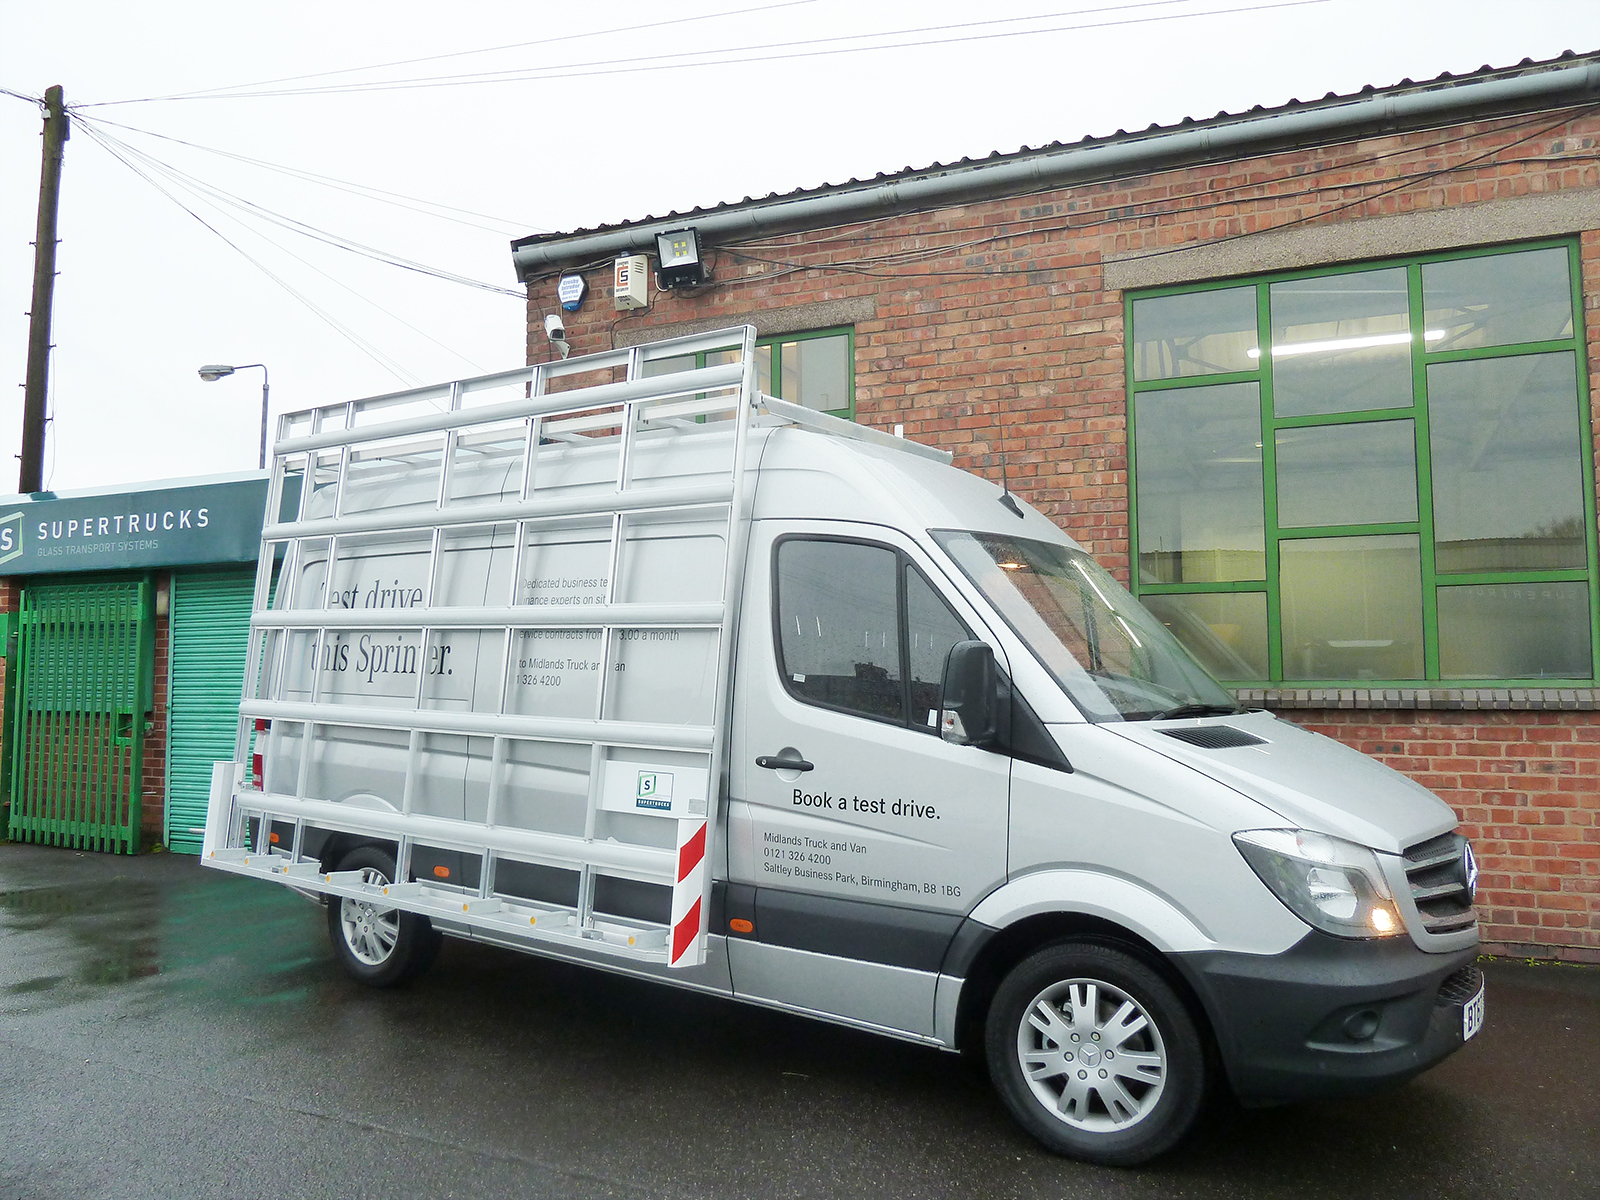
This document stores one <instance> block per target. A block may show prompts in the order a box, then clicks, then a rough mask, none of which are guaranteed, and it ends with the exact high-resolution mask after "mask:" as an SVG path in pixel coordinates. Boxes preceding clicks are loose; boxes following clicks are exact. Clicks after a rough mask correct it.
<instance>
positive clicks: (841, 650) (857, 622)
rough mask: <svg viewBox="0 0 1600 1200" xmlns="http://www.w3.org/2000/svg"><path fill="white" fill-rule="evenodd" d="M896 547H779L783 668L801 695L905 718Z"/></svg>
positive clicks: (821, 544)
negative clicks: (890, 548)
mask: <svg viewBox="0 0 1600 1200" xmlns="http://www.w3.org/2000/svg"><path fill="white" fill-rule="evenodd" d="M896 565H897V559H896V556H895V553H894V551H892V550H888V549H886V548H884V547H881V546H863V545H859V544H857V543H854V542H821V541H819V542H812V541H791V542H784V543H783V545H782V546H781V547H780V548H779V551H778V631H779V639H780V646H781V651H782V656H783V662H782V664H781V669H782V671H783V674H784V679H785V682H786V683H787V685H788V688H789V690H790V691H791V692H793V693H794V694H795V695H797V696H799V697H800V698H801V699H804V700H809V701H811V702H813V703H816V704H823V705H827V706H828V707H830V708H841V709H845V710H847V711H849V712H854V713H859V714H861V715H862V716H868V717H880V718H887V719H889V720H892V721H902V720H903V719H904V714H905V692H904V689H903V688H902V686H901V682H900V625H899V619H898V615H897V614H898V608H899V594H898V588H897V585H896V578H895V576H896Z"/></svg>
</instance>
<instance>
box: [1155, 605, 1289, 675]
mask: <svg viewBox="0 0 1600 1200" xmlns="http://www.w3.org/2000/svg"><path fill="white" fill-rule="evenodd" d="M1143 603H1144V606H1145V607H1146V608H1148V609H1149V610H1150V611H1151V612H1153V613H1154V614H1155V615H1156V619H1157V620H1159V621H1160V622H1161V623H1162V624H1163V625H1165V626H1166V627H1167V628H1168V629H1170V630H1171V631H1172V633H1173V636H1175V637H1176V638H1177V639H1178V640H1179V641H1180V642H1182V643H1183V646H1184V649H1186V650H1187V651H1189V653H1190V654H1192V655H1194V656H1195V658H1196V659H1198V660H1199V662H1200V665H1201V666H1202V667H1204V668H1205V669H1206V670H1207V671H1209V672H1210V673H1211V674H1213V675H1215V676H1216V677H1217V678H1218V679H1228V680H1233V681H1234V682H1241V681H1248V680H1257V679H1266V678H1267V596H1266V593H1265V592H1208V593H1202V594H1200V595H1196V596H1168V595H1160V596H1145V597H1143Z"/></svg>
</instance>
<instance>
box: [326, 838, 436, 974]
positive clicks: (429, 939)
mask: <svg viewBox="0 0 1600 1200" xmlns="http://www.w3.org/2000/svg"><path fill="white" fill-rule="evenodd" d="M337 869H338V870H340V871H360V872H361V882H362V883H370V884H377V885H378V886H382V885H384V884H387V883H392V882H394V875H395V870H394V858H393V857H392V856H391V855H390V854H389V853H388V851H386V850H383V849H380V848H379V847H377V846H359V847H357V848H356V849H354V850H352V851H350V853H348V854H346V855H345V856H344V858H342V859H341V860H340V861H339V866H338V867H337ZM328 937H329V938H330V939H331V940H332V942H333V953H334V957H335V958H337V959H338V960H339V965H340V966H342V967H343V968H344V969H345V971H346V972H347V973H348V974H349V975H350V977H351V978H353V979H356V980H358V981H360V982H361V983H364V984H366V985H367V986H368V987H393V986H394V985H395V984H397V983H401V982H404V981H405V980H407V979H409V978H411V977H412V976H413V975H416V974H419V973H420V972H422V971H424V970H426V969H427V967H428V965H429V964H430V963H432V962H433V960H434V957H435V956H436V955H437V954H438V953H439V944H440V942H442V941H443V938H442V937H441V936H440V934H439V932H438V931H437V930H436V929H434V927H433V926H432V924H430V923H429V921H428V918H427V917H419V916H417V915H416V914H414V913H404V912H400V911H398V910H397V909H393V908H379V907H378V906H377V905H375V904H371V903H369V902H368V901H365V900H352V899H350V898H349V897H344V896H330V897H329V898H328Z"/></svg>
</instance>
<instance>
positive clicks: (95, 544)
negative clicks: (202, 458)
mask: <svg viewBox="0 0 1600 1200" xmlns="http://www.w3.org/2000/svg"><path fill="white" fill-rule="evenodd" d="M266 503H267V481H266V480H265V479H244V480H239V481H237V482H233V483H213V484H202V485H199V486H197V487H177V488H162V489H160V490H159V491H149V492H121V493H117V494H111V495H100V496H77V497H67V496H58V497H50V498H47V499H39V500H36V499H33V498H31V497H27V496H23V497H18V498H17V499H15V500H12V501H10V502H0V575H42V574H46V573H50V574H55V573H57V572H68V571H109V570H126V569H128V568H139V567H175V566H186V565H190V564H197V563H229V562H254V561H255V560H256V555H257V553H258V552H259V551H260V549H261V523H262V516H263V514H264V513H265V511H266Z"/></svg>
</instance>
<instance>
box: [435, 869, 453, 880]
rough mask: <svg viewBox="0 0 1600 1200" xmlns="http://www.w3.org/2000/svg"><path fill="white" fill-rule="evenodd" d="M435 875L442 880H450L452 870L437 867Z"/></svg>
mask: <svg viewBox="0 0 1600 1200" xmlns="http://www.w3.org/2000/svg"><path fill="white" fill-rule="evenodd" d="M433 873H434V875H436V876H437V877H438V878H440V879H449V878H450V868H449V867H435V868H434V869H433Z"/></svg>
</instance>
